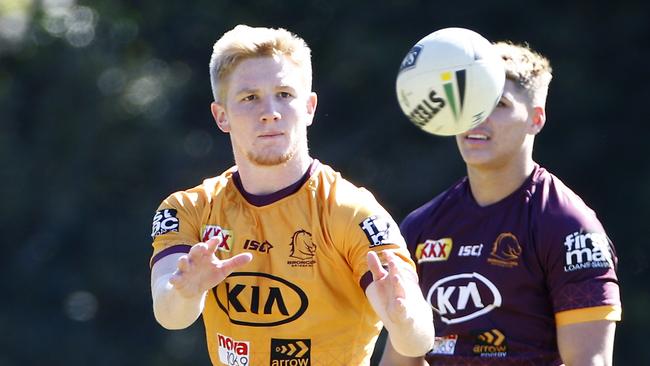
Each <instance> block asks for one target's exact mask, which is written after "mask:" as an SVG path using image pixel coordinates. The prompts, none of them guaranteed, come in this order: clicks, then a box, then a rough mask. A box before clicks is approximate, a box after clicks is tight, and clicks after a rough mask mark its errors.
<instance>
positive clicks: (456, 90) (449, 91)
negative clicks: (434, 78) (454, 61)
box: [440, 70, 465, 121]
mask: <svg viewBox="0 0 650 366" xmlns="http://www.w3.org/2000/svg"><path fill="white" fill-rule="evenodd" d="M440 78H441V79H442V81H443V82H444V84H443V87H444V88H445V95H446V96H447V101H448V102H449V106H450V107H451V111H452V113H453V114H454V119H455V120H456V121H458V120H459V119H460V115H461V113H462V111H463V105H464V104H465V70H457V71H456V72H454V73H452V72H451V71H445V72H443V73H442V74H440Z"/></svg>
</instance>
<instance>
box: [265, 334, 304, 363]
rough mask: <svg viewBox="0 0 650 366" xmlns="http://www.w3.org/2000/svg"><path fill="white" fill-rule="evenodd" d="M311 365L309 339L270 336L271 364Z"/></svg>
mask: <svg viewBox="0 0 650 366" xmlns="http://www.w3.org/2000/svg"><path fill="white" fill-rule="evenodd" d="M285 365H286V366H294V365H295V366H311V339H277V338H271V366H285Z"/></svg>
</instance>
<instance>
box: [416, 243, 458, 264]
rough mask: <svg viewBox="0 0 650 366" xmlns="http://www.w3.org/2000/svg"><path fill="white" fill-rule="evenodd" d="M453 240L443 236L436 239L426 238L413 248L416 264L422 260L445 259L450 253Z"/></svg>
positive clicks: (435, 260) (438, 260) (436, 260)
mask: <svg viewBox="0 0 650 366" xmlns="http://www.w3.org/2000/svg"><path fill="white" fill-rule="evenodd" d="M452 246H453V240H451V238H443V239H438V240H431V239H429V240H427V241H425V242H424V243H421V244H418V245H417V247H416V248H415V259H417V261H418V264H419V263H423V262H440V261H446V260H447V259H448V258H449V255H450V254H451V248H452Z"/></svg>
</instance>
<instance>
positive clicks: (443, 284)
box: [427, 272, 502, 324]
mask: <svg viewBox="0 0 650 366" xmlns="http://www.w3.org/2000/svg"><path fill="white" fill-rule="evenodd" d="M427 301H428V302H429V304H431V306H433V307H434V308H435V309H436V310H437V313H438V315H439V316H440V319H441V320H442V321H443V322H445V323H447V324H456V323H462V322H464V321H468V320H470V319H474V318H478V317H479V316H481V315H484V314H487V313H489V312H490V311H492V310H493V309H495V308H498V307H500V306H501V301H502V300H501V294H500V293H499V289H497V287H496V286H495V285H494V284H493V283H492V282H490V280H488V279H487V278H485V277H484V276H482V275H480V274H478V273H476V272H473V273H461V274H457V275H453V276H449V277H445V278H443V279H441V280H439V281H438V282H436V283H434V284H433V286H431V288H430V289H429V293H428V294H427Z"/></svg>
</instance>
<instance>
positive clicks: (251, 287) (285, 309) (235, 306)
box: [212, 272, 309, 327]
mask: <svg viewBox="0 0 650 366" xmlns="http://www.w3.org/2000/svg"><path fill="white" fill-rule="evenodd" d="M212 292H213V294H214V296H215V298H216V299H217V304H218V305H219V307H220V308H221V310H223V311H224V312H225V313H226V314H227V315H228V319H229V320H230V322H231V323H233V324H237V325H247V326H251V327H271V326H276V325H281V324H286V323H289V322H292V321H294V320H296V319H298V318H299V317H300V316H301V315H302V314H303V313H304V312H305V311H306V310H307V306H308V305H309V301H308V299H307V295H306V294H305V292H304V291H302V290H301V289H300V287H298V286H296V285H295V284H293V283H291V282H289V281H287V280H285V279H283V278H280V277H276V276H273V275H270V274H268V273H258V272H234V273H232V274H230V276H228V278H227V279H226V280H225V281H223V282H222V283H220V284H219V285H218V286H217V287H215V288H213V289H212Z"/></svg>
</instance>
